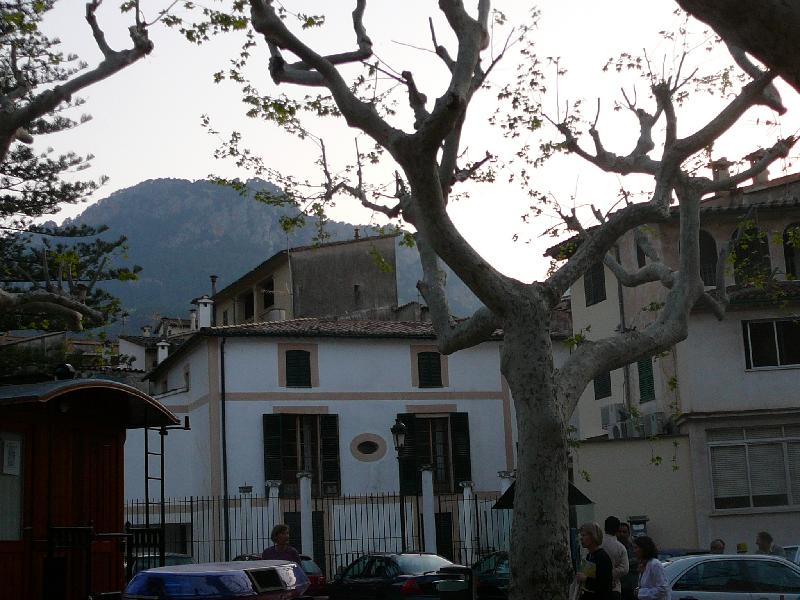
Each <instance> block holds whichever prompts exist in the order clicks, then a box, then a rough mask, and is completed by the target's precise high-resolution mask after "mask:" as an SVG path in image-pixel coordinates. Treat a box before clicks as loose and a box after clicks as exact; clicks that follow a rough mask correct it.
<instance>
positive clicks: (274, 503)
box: [264, 479, 283, 547]
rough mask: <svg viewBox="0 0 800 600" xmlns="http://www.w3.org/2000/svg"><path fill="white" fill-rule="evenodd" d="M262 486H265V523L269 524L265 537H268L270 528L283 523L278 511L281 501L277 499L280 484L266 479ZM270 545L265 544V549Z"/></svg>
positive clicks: (276, 480)
mask: <svg viewBox="0 0 800 600" xmlns="http://www.w3.org/2000/svg"><path fill="white" fill-rule="evenodd" d="M264 484H265V485H266V486H267V523H269V527H268V528H267V535H269V534H270V532H271V531H272V528H273V527H275V525H277V524H278V523H281V522H282V521H283V518H282V517H281V510H280V502H281V501H280V499H279V498H278V492H279V491H280V489H281V482H280V480H278V479H267V480H266V481H265V482H264ZM271 545H272V544H270V543H268V542H265V547H266V546H271Z"/></svg>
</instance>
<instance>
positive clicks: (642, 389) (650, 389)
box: [636, 358, 656, 402]
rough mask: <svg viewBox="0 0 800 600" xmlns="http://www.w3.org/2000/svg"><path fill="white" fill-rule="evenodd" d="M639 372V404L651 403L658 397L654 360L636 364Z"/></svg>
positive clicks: (649, 359)
mask: <svg viewBox="0 0 800 600" xmlns="http://www.w3.org/2000/svg"><path fill="white" fill-rule="evenodd" d="M636 367H637V370H638V372H639V402H649V401H650V400H654V399H655V397H656V389H655V383H654V381H653V359H652V358H643V359H642V360H640V361H639V362H638V363H636Z"/></svg>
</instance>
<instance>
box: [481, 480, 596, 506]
mask: <svg viewBox="0 0 800 600" xmlns="http://www.w3.org/2000/svg"><path fill="white" fill-rule="evenodd" d="M516 485H517V482H516V481H515V482H514V483H512V484H511V485H510V486H509V488H508V489H507V490H506V491H505V492H503V495H502V496H500V497H499V498H498V499H497V502H495V503H494V506H493V507H492V508H493V509H494V508H496V509H503V508H514V487H515V486H516ZM567 499H568V501H569V505H570V506H581V505H583V504H592V501H591V500H589V498H587V497H586V494H584V493H583V492H582V491H580V490H579V489H578V488H576V487H575V486H574V485H573V484H572V482H570V484H569V492H568V493H567Z"/></svg>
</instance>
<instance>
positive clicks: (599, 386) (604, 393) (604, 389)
mask: <svg viewBox="0 0 800 600" xmlns="http://www.w3.org/2000/svg"><path fill="white" fill-rule="evenodd" d="M610 395H611V371H606V372H605V373H603V374H602V375H598V376H597V377H595V379H594V399H595V400H600V398H608V397H609V396H610Z"/></svg>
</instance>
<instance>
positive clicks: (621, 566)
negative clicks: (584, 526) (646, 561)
mask: <svg viewBox="0 0 800 600" xmlns="http://www.w3.org/2000/svg"><path fill="white" fill-rule="evenodd" d="M619 525H620V521H619V519H618V518H617V517H614V516H609V517H607V518H606V521H605V523H604V524H603V530H604V531H605V535H603V543H602V544H601V548H603V550H605V551H606V554H608V557H609V558H610V559H611V575H612V592H611V597H612V598H613V599H614V600H621V599H622V585H621V583H620V581H621V579H622V578H623V577H624V576H625V575H627V574H628V551H627V549H626V548H625V546H623V545H622V544H621V543H620V542H619V540H617V537H616V536H617V531H618V530H619Z"/></svg>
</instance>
